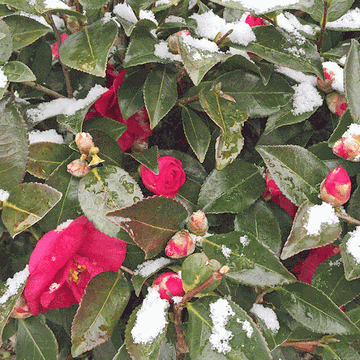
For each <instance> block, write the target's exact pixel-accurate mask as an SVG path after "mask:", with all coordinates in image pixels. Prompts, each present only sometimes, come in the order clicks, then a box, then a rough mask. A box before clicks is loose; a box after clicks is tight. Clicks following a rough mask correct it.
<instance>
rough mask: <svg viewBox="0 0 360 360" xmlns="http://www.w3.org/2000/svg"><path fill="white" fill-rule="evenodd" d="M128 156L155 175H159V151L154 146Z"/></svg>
mask: <svg viewBox="0 0 360 360" xmlns="http://www.w3.org/2000/svg"><path fill="white" fill-rule="evenodd" d="M129 155H130V156H131V157H132V158H134V159H135V160H136V161H138V162H139V163H140V164H141V165H144V166H145V167H147V168H148V169H149V170H150V171H152V172H153V173H154V174H155V175H159V160H158V158H159V149H158V147H157V146H156V145H155V146H153V147H152V148H150V149H146V150H144V151H142V152H139V153H130V154H129Z"/></svg>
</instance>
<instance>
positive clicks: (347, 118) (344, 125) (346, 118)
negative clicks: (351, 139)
mask: <svg viewBox="0 0 360 360" xmlns="http://www.w3.org/2000/svg"><path fill="white" fill-rule="evenodd" d="M353 122H354V120H353V118H352V116H351V114H350V110H349V109H347V110H346V111H345V112H344V114H343V115H342V116H341V118H340V119H339V122H338V124H337V126H336V128H335V130H334V132H333V133H332V134H331V136H330V137H329V139H328V145H329V146H330V147H333V146H334V145H335V142H336V141H337V140H339V139H341V138H342V135H343V134H344V132H345V131H346V130H347V129H348V127H349V126H350V125H351V124H352V123H353Z"/></svg>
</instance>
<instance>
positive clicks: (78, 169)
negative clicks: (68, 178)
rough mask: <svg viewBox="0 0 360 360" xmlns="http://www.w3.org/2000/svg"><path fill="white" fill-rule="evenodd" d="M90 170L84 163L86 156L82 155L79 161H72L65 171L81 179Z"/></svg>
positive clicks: (85, 162)
mask: <svg viewBox="0 0 360 360" xmlns="http://www.w3.org/2000/svg"><path fill="white" fill-rule="evenodd" d="M90 170H91V168H90V166H89V164H88V163H87V161H86V154H82V155H81V158H80V159H76V160H74V161H72V162H71V163H70V164H68V166H67V171H68V172H69V173H70V174H71V175H73V176H76V177H83V176H85V175H86V174H87V173H88V172H89V171H90Z"/></svg>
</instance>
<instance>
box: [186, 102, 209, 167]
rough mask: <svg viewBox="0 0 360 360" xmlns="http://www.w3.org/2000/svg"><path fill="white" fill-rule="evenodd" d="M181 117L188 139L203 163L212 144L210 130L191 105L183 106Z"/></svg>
mask: <svg viewBox="0 0 360 360" xmlns="http://www.w3.org/2000/svg"><path fill="white" fill-rule="evenodd" d="M181 118H182V124H183V128H184V133H185V136H186V139H187V141H188V143H189V145H190V146H191V148H192V150H193V151H194V153H195V155H196V157H197V158H198V159H199V161H200V162H201V163H202V162H204V160H205V155H206V152H207V150H208V148H209V145H210V139H211V134H210V130H209V128H208V127H207V125H206V124H205V123H204V122H203V121H202V119H201V118H200V116H199V115H198V114H197V113H196V112H195V111H193V110H191V109H190V108H189V107H186V106H182V110H181Z"/></svg>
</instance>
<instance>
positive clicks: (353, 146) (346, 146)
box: [332, 135, 360, 162]
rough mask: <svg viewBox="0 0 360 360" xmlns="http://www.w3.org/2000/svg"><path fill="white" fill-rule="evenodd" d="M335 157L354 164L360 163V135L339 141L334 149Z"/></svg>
mask: <svg viewBox="0 0 360 360" xmlns="http://www.w3.org/2000/svg"><path fill="white" fill-rule="evenodd" d="M332 151H333V153H334V154H335V155H337V156H339V157H341V158H343V159H346V160H349V161H353V162H359V161H360V135H351V136H348V137H342V138H341V139H339V140H338V141H337V142H336V143H335V145H334V146H333V148H332Z"/></svg>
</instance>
